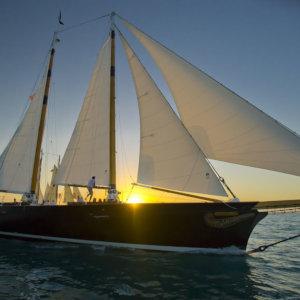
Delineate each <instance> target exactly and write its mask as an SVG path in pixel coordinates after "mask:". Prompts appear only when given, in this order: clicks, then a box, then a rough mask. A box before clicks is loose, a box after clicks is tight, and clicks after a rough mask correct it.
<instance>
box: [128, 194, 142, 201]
mask: <svg viewBox="0 0 300 300" xmlns="http://www.w3.org/2000/svg"><path fill="white" fill-rule="evenodd" d="M127 202H128V203H142V202H143V200H142V198H141V196H139V195H136V194H134V195H131V196H130V197H129V199H128V201H127Z"/></svg>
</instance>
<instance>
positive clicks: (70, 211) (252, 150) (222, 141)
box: [0, 13, 300, 251]
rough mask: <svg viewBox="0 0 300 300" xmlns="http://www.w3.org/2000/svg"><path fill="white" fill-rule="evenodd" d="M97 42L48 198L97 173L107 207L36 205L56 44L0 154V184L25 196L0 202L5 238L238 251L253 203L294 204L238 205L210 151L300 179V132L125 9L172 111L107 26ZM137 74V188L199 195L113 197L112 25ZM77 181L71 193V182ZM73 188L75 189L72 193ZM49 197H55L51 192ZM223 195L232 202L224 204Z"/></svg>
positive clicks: (257, 214)
mask: <svg viewBox="0 0 300 300" xmlns="http://www.w3.org/2000/svg"><path fill="white" fill-rule="evenodd" d="M113 17H114V13H112V14H111V15H110V19H111V28H110V33H109V36H108V38H107V40H106V41H105V43H104V44H103V46H102V48H101V50H100V52H99V55H98V58H97V62H96V65H95V68H94V71H93V74H92V77H91V80H90V82H89V86H88V89H87V92H86V95H85V98H84V101H83V104H82V107H81V110H80V113H79V116H78V119H77V122H76V125H75V128H74V130H73V133H72V136H71V138H70V141H69V144H68V146H67V149H66V151H65V154H64V156H63V158H62V160H61V162H60V164H59V165H58V168H56V167H55V168H54V170H53V174H52V175H53V179H52V180H51V184H50V186H48V187H47V189H46V193H45V200H46V201H47V200H48V201H50V202H51V201H55V199H54V200H52V199H47V198H50V197H51V198H56V197H57V186H64V187H65V198H64V200H63V203H64V204H71V203H70V202H74V195H73V194H72V191H71V188H70V187H73V189H74V190H73V192H74V194H77V195H78V196H79V195H80V191H79V189H78V188H80V187H86V185H87V182H88V180H89V178H91V177H92V176H95V177H96V188H99V189H105V190H106V191H107V202H106V203H101V204H99V203H91V204H89V205H84V204H82V203H77V202H76V201H75V202H74V203H72V205H51V206H50V205H42V204H40V203H38V201H37V193H38V192H39V172H40V160H41V147H42V141H43V133H44V127H45V122H46V113H47V104H48V97H49V88H50V84H51V74H52V68H53V62H54V56H55V46H56V42H57V41H58V38H57V35H56V34H55V35H54V38H53V42H52V44H51V48H50V51H49V57H48V63H47V68H46V70H45V73H44V76H43V78H42V80H41V82H40V84H39V87H38V89H37V91H36V92H35V94H34V99H32V101H31V102H30V105H29V107H28V109H27V111H26V113H25V115H24V118H23V120H22V122H21V123H20V125H19V126H18V128H17V130H16V132H15V134H14V135H13V137H12V138H11V140H10V141H9V143H8V145H7V147H6V148H5V149H4V151H3V153H2V155H1V156H0V191H1V192H6V193H20V194H26V195H27V199H28V200H29V201H26V202H24V203H23V205H16V204H10V205H2V206H0V236H2V237H15V238H22V239H33V240H34V239H39V240H49V241H63V242H72V243H83V244H95V245H107V246H115V247H126V248H139V249H149V250H167V251H194V250H198V249H201V248H212V249H215V248H226V247H231V246H235V247H237V248H239V249H242V250H245V249H246V246H247V242H248V239H249V237H250V234H251V232H252V230H253V228H254V227H255V226H256V224H257V223H258V222H259V221H260V220H261V219H263V218H264V217H265V216H266V215H267V212H261V211H259V210H258V208H266V207H270V206H272V207H291V206H299V200H295V201H283V202H278V203H276V202H272V203H267V202H266V203H259V202H243V201H241V202H240V201H239V199H238V198H237V197H236V195H235V194H234V193H233V191H232V190H231V189H230V187H229V186H228V185H227V184H226V181H225V180H224V178H222V177H221V176H220V175H219V174H218V172H217V170H216V169H215V168H214V167H213V165H212V164H211V163H210V161H209V159H215V160H219V161H224V162H229V163H234V164H238V165H244V166H250V167H256V168H261V169H267V170H272V171H277V172H282V173H287V174H292V175H296V176H300V138H299V135H297V134H296V133H294V132H292V131H291V130H290V129H288V128H286V127H285V126H283V125H282V124H280V123H279V122H278V121H276V120H274V119H273V118H271V117H270V116H268V115H267V114H265V113H264V112H262V111H261V110H259V109H258V108H256V107H255V106H253V105H252V104H251V103H249V102H248V101H246V100H245V99H243V98H241V97H240V96H238V95H237V94H235V93H234V92H233V91H231V90H229V89H228V88H226V87H225V86H224V85H222V84H221V83H219V82H217V81H216V80H214V79H213V78H211V77H210V76H209V75H207V74H206V73H204V72H203V71H201V70H200V69H198V68H197V67H195V66H194V65H192V64H191V63H189V62H188V61H186V60H185V59H184V58H182V57H180V56H178V55H177V54H176V53H174V52H173V51H171V50H170V49H168V48H167V47H165V46H164V45H162V44H161V43H160V42H158V41H156V40H154V39H153V38H151V37H150V36H149V35H147V34H145V33H144V32H143V31H141V30H140V29H138V28H137V27H136V26H134V25H133V24H131V23H130V22H128V21H127V20H125V19H123V18H122V17H120V16H119V17H120V19H121V20H122V22H123V23H124V24H125V26H126V27H127V28H128V29H129V31H131V32H132V33H133V35H134V36H135V37H136V38H137V39H138V41H139V42H140V43H141V44H142V45H143V46H144V48H145V49H146V50H147V51H148V52H149V54H150V55H151V57H152V58H153V60H154V62H155V63H156V65H157V67H158V68H159V70H160V71H161V73H162V75H163V77H164V79H165V80H166V83H167V85H168V87H169V88H170V91H171V94H172V96H173V98H174V101H175V103H176V107H177V109H178V112H179V117H178V115H177V114H176V113H175V112H174V110H173V109H172V107H171V106H170V104H169V103H168V101H167V100H166V98H165V96H164V94H163V93H162V91H161V90H160V88H159V87H158V85H157V84H156V83H155V81H154V79H153V78H152V77H151V75H150V73H149V72H148V71H147V68H146V67H145V66H144V65H143V64H142V62H141V60H140V59H139V57H138V56H137V54H136V53H135V51H134V49H133V47H132V46H131V45H130V44H129V42H128V41H127V39H126V38H125V37H124V35H123V34H122V33H121V31H120V30H119V28H118V27H117V26H116V25H115V24H114V22H113ZM116 32H117V33H119V36H120V39H121V43H122V45H123V48H124V49H125V53H126V57H127V60H128V63H129V66H130V70H131V75H132V78H133V81H134V85H135V90H136V96H137V102H138V108H139V116H140V156H139V167H138V175H137V182H135V183H134V185H138V186H142V187H144V188H145V189H154V190H158V191H163V192H167V193H172V194H176V195H178V196H181V197H191V198H195V199H199V200H201V202H197V203H189V202H188V201H187V202H185V203H163V199H161V198H160V199H157V201H156V203H140V204H138V205H131V204H128V203H120V201H119V200H118V194H119V192H118V187H117V182H116V178H117V176H116V174H117V170H116V128H115V127H116V126H115V114H116V111H115V110H116V109H115V72H116V66H115V33H116ZM75 189H76V190H75ZM75 191H76V192H75ZM53 195H55V196H53ZM220 197H221V198H222V199H223V197H227V200H225V201H223V200H220Z"/></svg>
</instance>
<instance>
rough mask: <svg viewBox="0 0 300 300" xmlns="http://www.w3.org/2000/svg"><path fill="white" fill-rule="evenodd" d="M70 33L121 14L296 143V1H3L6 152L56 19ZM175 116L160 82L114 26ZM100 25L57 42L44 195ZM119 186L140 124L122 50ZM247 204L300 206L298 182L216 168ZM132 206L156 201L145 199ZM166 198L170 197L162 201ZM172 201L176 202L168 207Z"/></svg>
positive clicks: (103, 26) (130, 164)
mask: <svg viewBox="0 0 300 300" xmlns="http://www.w3.org/2000/svg"><path fill="white" fill-rule="evenodd" d="M59 10H61V11H62V17H63V21H64V23H65V25H66V27H67V26H72V25H74V24H78V23H81V22H84V21H86V20H89V19H93V18H96V17H98V16H101V15H104V14H106V13H110V12H111V11H113V10H114V11H116V12H118V13H119V14H120V15H122V16H124V17H125V18H126V19H128V20H130V21H131V22H132V23H134V24H136V25H137V26H138V27H139V28H141V29H143V30H144V31H145V32H147V33H148V34H149V35H150V36H152V37H153V38H155V39H157V40H158V41H160V42H162V43H163V44H165V45H166V46H168V47H169V48H171V49H172V50H174V51H175V52H176V53H178V54H180V55H181V56H183V57H185V58H186V59H187V60H189V61H191V62H192V63H193V64H194V65H196V66H197V67H199V68H200V69H202V70H204V71H205V72H207V73H208V74H210V75H211V76H212V77H214V78H215V79H217V80H218V81H219V82H221V83H223V84H224V85H226V86H228V87H229V88H230V89H232V90H233V91H235V92H236V93H237V94H239V95H241V96H242V97H244V98H246V99H247V100H248V101H250V102H251V103H253V104H254V105H256V106H257V107H259V108H260V109H262V110H263V111H265V112H267V113H268V114H269V115H271V116H272V117H274V118H276V119H277V120H279V121H280V122H281V123H283V124H284V125H286V126H288V127H289V128H291V129H292V130H293V131H295V132H297V133H298V134H299V133H300V118H299V112H300V99H299V95H300V58H299V53H300V18H299V15H300V2H299V1H296V0H294V1H293V0H286V1H279V0H251V1H250V0H244V1H240V0H226V1H223V0H201V1H199V0H195V1H194V0H183V1H179V0H164V1H161V0H151V1H143V0H135V1H134V0H126V1H113V0H107V1H99V0H74V1H68V0H62V1H59V0H56V1H54V0H44V1H38V0H27V1H20V0H19V1H17V0H1V1H0V33H1V46H0V103H1V109H0V128H1V130H0V152H2V151H3V149H4V147H5V146H6V144H7V143H8V141H9V138H10V137H11V136H12V134H13V133H14V131H15V130H16V127H17V125H18V123H19V122H20V116H21V115H22V112H23V111H24V108H25V107H26V105H27V102H28V97H29V96H30V95H31V93H32V91H33V87H34V84H35V81H36V79H37V77H38V74H39V73H40V71H41V70H42V66H43V61H44V59H45V55H46V53H47V51H48V49H49V43H50V40H51V37H52V34H53V31H54V30H55V29H56V28H57V15H58V13H59ZM117 22H118V25H119V27H120V28H121V29H122V30H123V32H124V34H125V35H126V37H127V38H128V40H129V41H130V42H131V44H132V45H133V47H134V48H135V50H136V51H137V53H138V54H139V55H140V57H141V59H142V61H143V63H144V64H145V65H146V66H147V68H148V70H149V72H150V73H151V75H152V76H153V78H154V79H155V80H156V82H157V83H158V85H159V87H160V88H161V89H162V91H163V93H164V94H165V96H166V97H167V99H168V100H169V102H170V103H171V105H172V106H173V107H174V103H173V100H172V97H171V95H170V93H169V91H168V88H167V86H166V84H165V82H164V81H163V79H162V76H161V74H160V73H159V71H158V69H157V68H156V67H155V65H154V63H153V61H152V60H151V58H150V57H149V55H148V54H147V53H146V52H145V50H144V49H143V48H142V46H141V45H139V44H138V42H137V41H136V39H135V38H134V37H133V36H132V35H131V34H130V33H129V32H128V31H127V30H126V29H125V28H124V26H122V24H121V23H120V22H119V21H118V20H117ZM108 29H109V25H108V20H99V21H97V22H93V23H89V24H86V25H84V26H81V27H78V28H76V29H73V30H69V31H66V32H65V33H62V34H61V35H60V39H61V43H60V45H59V46H58V48H57V54H56V58H55V65H54V71H53V82H52V87H51V95H50V99H49V111H48V121H47V126H46V136H45V143H44V147H43V148H44V152H45V155H44V165H43V172H42V185H43V186H45V183H46V181H47V180H49V170H50V168H51V167H52V165H53V163H54V162H55V161H57V159H58V155H63V153H64V150H65V148H66V146H67V144H68V141H69V138H70V136H71V133H72V131H73V128H74V125H75V122H76V119H77V116H78V113H79V110H80V107H81V104H82V101H83V98H84V95H85V92H86V89H87V85H88V81H89V78H90V76H91V72H92V69H93V66H94V63H95V61H96V56H97V53H98V51H99V48H100V47H101V45H102V43H103V42H104V40H105V38H106V37H107V35H108ZM116 63H117V65H116V72H117V120H116V122H117V127H118V129H117V139H118V140H117V143H118V183H119V186H120V187H121V189H122V190H124V189H125V190H128V188H129V183H130V182H132V181H135V180H136V172H137V163H138V152H139V116H138V108H137V101H136V96H135V91H134V85H133V81H132V79H131V75H130V72H129V67H128V64H127V61H126V58H125V53H124V50H123V49H122V46H121V44H120V42H119V39H118V40H117V53H116ZM214 165H215V167H216V168H217V170H218V171H219V173H220V174H221V175H222V176H223V177H224V178H225V179H226V181H227V183H228V184H229V186H230V187H231V188H232V189H233V191H234V192H235V193H236V194H237V196H238V197H239V198H241V199H242V200H270V199H274V200H277V199H293V198H298V199H299V198H300V178H298V177H296V176H290V175H284V174H279V173H275V172H269V171H262V170H257V169H254V168H248V167H247V168H246V167H241V166H232V165H229V164H225V163H220V162H214ZM134 195H135V197H136V199H137V198H138V197H140V198H144V199H145V200H152V199H153V198H155V196H157V195H158V194H157V193H156V194H155V193H153V192H151V193H149V194H148V196H146V193H145V190H143V189H141V188H136V189H135V190H134ZM124 197H126V196H124ZM163 197H166V195H165V194H163ZM171 200H175V199H173V197H172V198H171Z"/></svg>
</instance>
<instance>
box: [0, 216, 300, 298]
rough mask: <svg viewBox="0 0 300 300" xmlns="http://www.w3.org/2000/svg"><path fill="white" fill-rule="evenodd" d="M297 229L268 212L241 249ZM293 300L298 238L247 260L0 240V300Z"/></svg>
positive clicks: (298, 293)
mask: <svg viewBox="0 0 300 300" xmlns="http://www.w3.org/2000/svg"><path fill="white" fill-rule="evenodd" d="M299 231H300V214H299V213H298V214H296V213H294V214H290V213H289V214H280V215H278V214H276V215H270V216H268V217H267V218H266V219H264V220H263V221H262V222H261V223H260V224H259V225H258V226H257V227H256V228H255V231H254V232H253V233H252V236H251V239H250V243H249V246H248V249H252V248H255V247H258V246H260V245H263V244H265V243H269V242H273V241H277V240H280V239H283V238H285V237H288V236H292V235H296V234H297V233H299ZM119 298H120V299H131V298H134V299H142V298H150V299H151V298H152V299H300V238H298V239H294V240H291V241H288V242H286V243H282V244H278V245H277V246H274V247H271V248H269V249H268V250H266V251H265V252H263V253H257V254H255V255H244V256H241V255H212V254H201V253H196V254H195V253H194V254H187V253H186V254H176V253H158V252H146V251H131V250H117V249H106V248H102V247H92V246H79V245H71V244H62V243H61V244H60V243H33V242H22V241H15V240H4V239H0V299H1V300H2V299H119Z"/></svg>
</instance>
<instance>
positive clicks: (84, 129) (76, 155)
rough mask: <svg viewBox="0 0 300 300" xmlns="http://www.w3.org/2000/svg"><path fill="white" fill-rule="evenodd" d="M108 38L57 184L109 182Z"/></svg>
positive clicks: (106, 183) (57, 178) (104, 184)
mask: <svg viewBox="0 0 300 300" xmlns="http://www.w3.org/2000/svg"><path fill="white" fill-rule="evenodd" d="M110 48H111V40H110V38H109V39H108V40H107V41H106V42H105V44H104V46H103V47H102V49H101V51H100V53H99V56H98V61H97V64H96V67H95V69H94V72H93V75H92V78H91V81H90V83H89V87H88V90H87V93H86V96H85V99H84V102H83V105H82V108H81V111H80V114H79V117H78V120H77V123H76V126H75V128H74V131H73V134H72V137H71V139H70V142H69V145H68V147H67V149H66V152H65V154H64V157H63V159H62V162H61V165H60V167H59V170H58V172H57V176H56V178H55V183H56V184H61V185H81V186H86V185H87V182H88V180H89V179H90V178H91V177H92V176H96V185H98V186H108V185H109V86H110Z"/></svg>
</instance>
